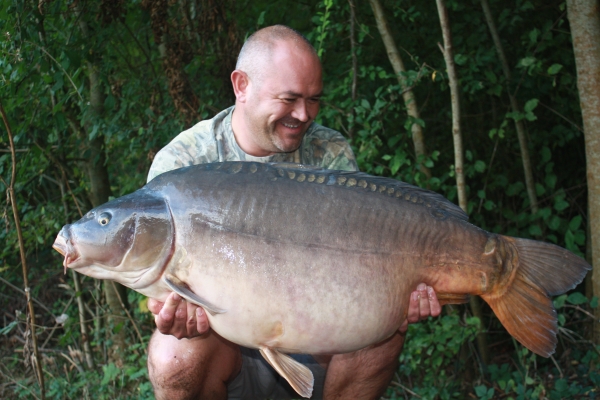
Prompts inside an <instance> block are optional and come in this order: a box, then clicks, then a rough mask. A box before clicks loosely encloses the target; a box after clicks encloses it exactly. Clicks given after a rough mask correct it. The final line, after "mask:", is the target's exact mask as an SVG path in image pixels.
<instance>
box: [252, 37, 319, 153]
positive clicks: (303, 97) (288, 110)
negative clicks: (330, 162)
mask: <svg viewBox="0 0 600 400" xmlns="http://www.w3.org/2000/svg"><path fill="white" fill-rule="evenodd" d="M322 90H323V84H322V82H321V65H320V63H319V60H318V58H317V57H316V56H315V55H313V54H311V53H309V52H307V51H304V52H300V51H299V50H298V49H296V48H294V47H293V45H290V44H287V43H285V42H283V43H280V44H277V45H276V46H275V48H274V49H273V52H272V58H271V60H270V62H269V63H265V70H264V71H263V74H262V78H261V79H256V78H255V79H254V80H252V78H251V80H250V83H249V85H248V91H247V98H246V102H245V104H244V110H243V111H244V113H243V114H244V119H245V125H246V127H247V128H248V129H249V132H250V136H251V140H252V141H253V142H254V144H255V145H256V147H258V148H260V149H262V150H264V151H265V153H267V154H272V153H280V152H286V153H287V152H291V151H294V150H296V149H297V148H298V147H300V144H301V142H302V138H303V137H304V134H305V133H306V130H307V129H308V127H309V126H310V124H311V123H312V122H313V120H314V119H315V117H316V116H317V113H318V112H319V100H320V96H321V92H322ZM265 155H266V154H265Z"/></svg>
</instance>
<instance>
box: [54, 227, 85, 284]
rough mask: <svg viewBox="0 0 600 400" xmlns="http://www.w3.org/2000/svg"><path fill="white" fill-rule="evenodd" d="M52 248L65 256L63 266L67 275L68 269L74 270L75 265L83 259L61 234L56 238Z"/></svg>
mask: <svg viewBox="0 0 600 400" xmlns="http://www.w3.org/2000/svg"><path fill="white" fill-rule="evenodd" d="M52 248H53V249H54V250H56V251H58V252H59V253H60V254H61V255H62V256H64V260H63V266H64V267H65V268H64V273H65V274H66V273H67V268H74V266H73V263H75V262H76V261H78V260H79V259H80V258H81V257H80V256H79V254H78V253H77V251H76V250H75V248H74V247H73V246H72V245H71V243H69V241H68V240H67V239H65V237H64V236H62V235H61V234H59V235H58V236H57V237H56V240H55V241H54V244H52Z"/></svg>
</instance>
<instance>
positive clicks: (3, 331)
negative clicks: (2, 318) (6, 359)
mask: <svg viewBox="0 0 600 400" xmlns="http://www.w3.org/2000/svg"><path fill="white" fill-rule="evenodd" d="M18 323H19V321H18V320H14V321H13V322H11V323H10V324H8V325H6V326H5V327H2V328H0V335H8V334H9V333H10V331H12V330H13V328H14V327H15V326H17V324H18Z"/></svg>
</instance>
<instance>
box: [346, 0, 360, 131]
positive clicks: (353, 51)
mask: <svg viewBox="0 0 600 400" xmlns="http://www.w3.org/2000/svg"><path fill="white" fill-rule="evenodd" d="M348 5H349V6H350V21H349V22H350V55H351V57H352V83H351V87H350V92H351V96H352V107H351V108H350V114H351V115H352V123H351V124H350V126H349V127H348V137H349V138H350V139H352V138H353V137H354V133H355V132H354V131H355V127H356V126H355V122H354V117H355V113H354V103H355V102H356V88H357V81H358V58H357V57H356V40H355V38H354V31H355V29H354V21H355V20H356V12H355V11H356V10H355V8H356V5H355V4H354V0H348Z"/></svg>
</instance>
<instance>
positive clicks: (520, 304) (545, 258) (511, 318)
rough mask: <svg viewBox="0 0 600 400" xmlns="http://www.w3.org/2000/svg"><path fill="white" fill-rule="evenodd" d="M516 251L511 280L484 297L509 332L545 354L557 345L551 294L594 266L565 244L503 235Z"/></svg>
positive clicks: (577, 280) (572, 284) (574, 283)
mask: <svg viewBox="0 0 600 400" xmlns="http://www.w3.org/2000/svg"><path fill="white" fill-rule="evenodd" d="M501 239H502V240H503V241H504V242H505V243H506V245H507V247H508V248H512V249H513V250H514V251H513V253H516V254H513V259H512V264H513V268H515V269H516V271H515V273H513V274H511V281H510V282H508V283H507V284H506V286H504V287H503V289H500V290H499V291H497V292H493V293H489V294H485V295H482V296H481V297H482V298H483V299H484V300H485V301H486V302H487V303H488V304H489V305H490V307H492V309H493V310H494V313H495V314H496V316H497V317H498V319H499V320H500V322H502V325H504V327H505V328H506V330H507V331H508V333H510V334H511V335H512V336H514V337H515V339H517V340H518V341H519V342H521V344H522V345H523V346H525V347H527V348H528V349H529V350H531V351H533V352H534V353H537V354H539V355H541V356H544V357H549V356H550V355H551V354H552V353H554V349H555V347H556V332H557V330H558V328H557V325H556V310H554V305H553V304H552V300H551V299H550V296H556V295H559V294H562V293H564V292H566V291H568V290H570V289H573V288H574V287H575V286H577V284H579V283H580V282H581V281H582V280H583V278H584V277H585V275H586V273H587V271H589V270H590V269H591V268H592V267H591V266H590V265H589V264H588V263H587V262H586V261H585V260H584V259H582V258H581V257H578V256H576V255H575V254H573V253H571V252H570V251H568V250H565V249H563V248H562V247H558V246H555V245H553V244H549V243H544V242H538V241H535V240H528V239H516V238H509V237H506V236H502V237H501Z"/></svg>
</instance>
